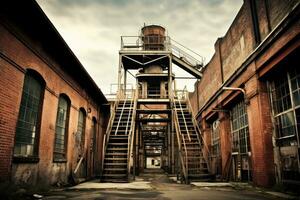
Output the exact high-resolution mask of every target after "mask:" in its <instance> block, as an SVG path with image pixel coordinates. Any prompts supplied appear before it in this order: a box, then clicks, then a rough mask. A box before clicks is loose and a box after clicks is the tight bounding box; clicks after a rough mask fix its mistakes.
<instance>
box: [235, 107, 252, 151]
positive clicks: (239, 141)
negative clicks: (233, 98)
mask: <svg viewBox="0 0 300 200" xmlns="http://www.w3.org/2000/svg"><path fill="white" fill-rule="evenodd" d="M230 115H231V133H232V152H238V153H241V154H245V153H248V152H249V151H250V141H249V128H248V117H247V112H246V105H245V103H244V101H241V102H240V103H238V104H236V105H235V106H234V107H233V108H232V110H231V112H230Z"/></svg>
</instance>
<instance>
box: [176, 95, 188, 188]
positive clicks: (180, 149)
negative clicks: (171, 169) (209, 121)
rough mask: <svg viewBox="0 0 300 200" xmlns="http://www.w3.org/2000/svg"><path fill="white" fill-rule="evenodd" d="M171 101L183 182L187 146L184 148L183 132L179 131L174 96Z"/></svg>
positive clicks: (185, 172)
mask: <svg viewBox="0 0 300 200" xmlns="http://www.w3.org/2000/svg"><path fill="white" fill-rule="evenodd" d="M172 102H173V105H174V108H175V109H174V111H173V117H174V123H175V131H176V135H177V142H178V147H179V157H180V161H181V166H182V171H183V176H184V179H185V183H188V160H187V157H188V154H187V148H186V144H185V138H184V136H183V134H182V133H181V130H180V125H179V119H178V114H177V110H176V102H175V99H174V97H172ZM181 141H183V146H184V153H185V158H184V157H183V155H182V142H181Z"/></svg>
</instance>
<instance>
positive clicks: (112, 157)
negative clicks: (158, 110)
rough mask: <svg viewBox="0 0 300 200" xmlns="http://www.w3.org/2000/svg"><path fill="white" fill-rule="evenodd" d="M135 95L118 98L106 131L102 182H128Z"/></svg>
mask: <svg viewBox="0 0 300 200" xmlns="http://www.w3.org/2000/svg"><path fill="white" fill-rule="evenodd" d="M135 115H136V95H134V96H133V97H131V98H130V97H127V98H125V99H119V100H118V101H117V102H116V104H115V106H114V108H113V109H112V114H111V118H110V122H109V126H108V130H107V133H106V139H105V141H106V142H105V146H104V149H103V152H104V156H103V157H104V160H103V162H102V163H103V166H102V169H103V170H102V177H101V181H102V182H128V181H129V180H128V179H129V176H128V175H129V170H130V163H131V157H130V155H131V152H132V144H133V138H134V130H135Z"/></svg>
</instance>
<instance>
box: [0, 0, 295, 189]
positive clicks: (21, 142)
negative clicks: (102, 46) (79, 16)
mask: <svg viewBox="0 0 300 200" xmlns="http://www.w3.org/2000/svg"><path fill="white" fill-rule="evenodd" d="M19 4H20V5H21V6H18V7H15V6H14V5H13V3H9V2H6V3H5V6H2V7H1V8H0V35H1V37H0V75H1V79H0V160H1V162H0V180H1V182H3V181H8V182H13V183H16V184H29V185H36V184H45V185H49V184H52V185H53V184H59V185H61V184H64V183H68V182H69V183H70V182H72V183H78V182H81V181H83V180H88V179H93V178H97V179H98V180H99V179H100V182H132V181H134V180H135V178H136V176H139V175H140V174H142V173H143V172H144V171H146V170H148V172H149V170H150V171H151V169H160V170H161V171H162V172H164V173H167V174H168V175H172V176H176V177H177V180H178V181H180V182H181V183H186V184H188V183H190V182H191V181H212V182H213V181H237V182H248V183H251V184H253V185H255V186H264V187H270V186H273V185H275V184H285V185H291V186H298V185H299V184H300V145H299V144H300V133H299V132H300V130H299V129H300V126H299V124H300V122H299V120H300V113H299V112H300V111H299V108H300V107H299V106H300V70H299V67H298V65H299V56H300V55H299V51H300V49H299V48H300V34H299V33H300V2H299V0H287V1H280V0H272V1H271V0H263V1H260V0H244V3H243V5H242V7H241V8H240V10H239V12H238V14H237V16H236V17H235V19H234V21H233V23H232V24H231V26H230V28H229V29H228V31H227V32H226V34H225V35H224V36H223V37H221V38H218V39H217V40H216V42H215V53H214V55H213V56H212V58H211V60H210V61H209V62H208V63H204V61H203V58H202V57H201V56H199V55H198V54H196V53H195V52H193V51H191V50H190V49H188V48H185V47H184V46H182V45H178V43H177V42H176V41H175V40H174V39H173V38H171V37H170V36H169V35H167V34H166V32H167V31H166V29H165V28H164V27H163V26H160V25H144V26H143V27H142V28H141V30H140V32H139V34H137V35H136V36H121V47H120V51H119V52H116V54H117V53H119V66H118V74H117V75H118V84H117V86H118V90H117V93H116V97H115V99H113V100H112V101H108V100H107V99H106V98H105V96H104V95H103V94H102V92H101V90H100V89H99V88H98V86H97V85H96V84H95V82H94V80H93V79H92V78H91V77H90V76H89V74H88V73H87V72H86V71H85V69H84V67H83V66H82V65H81V63H80V62H79V60H78V59H77V58H76V56H75V55H74V54H73V52H72V51H71V50H70V48H69V47H68V46H67V44H66V43H65V42H64V40H63V39H62V37H61V36H60V35H59V33H58V32H57V30H56V29H55V27H54V26H53V25H52V24H51V22H50V21H49V19H48V18H47V17H46V15H45V14H44V13H43V11H42V10H41V8H40V7H39V6H38V4H37V3H36V2H35V1H33V0H32V1H26V2H25V1H22V2H19ZM204 31H205V30H204ZM137 32H138V30H137ZM175 39H176V38H175ZM195 39H197V38H195ZM174 65H176V66H177V67H179V68H181V69H183V70H185V71H186V72H187V73H189V74H191V75H192V76H194V77H195V79H196V80H197V81H196V82H195V88H194V89H195V90H194V91H193V92H188V91H187V90H186V89H183V88H177V87H176V79H177V77H176V74H175V73H174ZM129 75H130V76H134V78H135V80H136V83H135V86H134V87H133V88H130V87H129V86H128V76H129ZM99 184H100V183H99Z"/></svg>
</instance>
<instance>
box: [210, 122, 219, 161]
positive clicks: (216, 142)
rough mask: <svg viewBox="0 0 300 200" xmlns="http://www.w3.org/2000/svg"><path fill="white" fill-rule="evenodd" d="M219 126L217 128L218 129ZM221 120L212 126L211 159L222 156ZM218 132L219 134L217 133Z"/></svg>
mask: <svg viewBox="0 0 300 200" xmlns="http://www.w3.org/2000/svg"><path fill="white" fill-rule="evenodd" d="M216 126H217V127H216ZM219 126H220V120H218V119H217V120H215V121H214V122H213V123H212V126H211V157H220V156H221V137H220V127H219ZM216 131H217V133H216ZM215 149H216V152H215Z"/></svg>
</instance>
